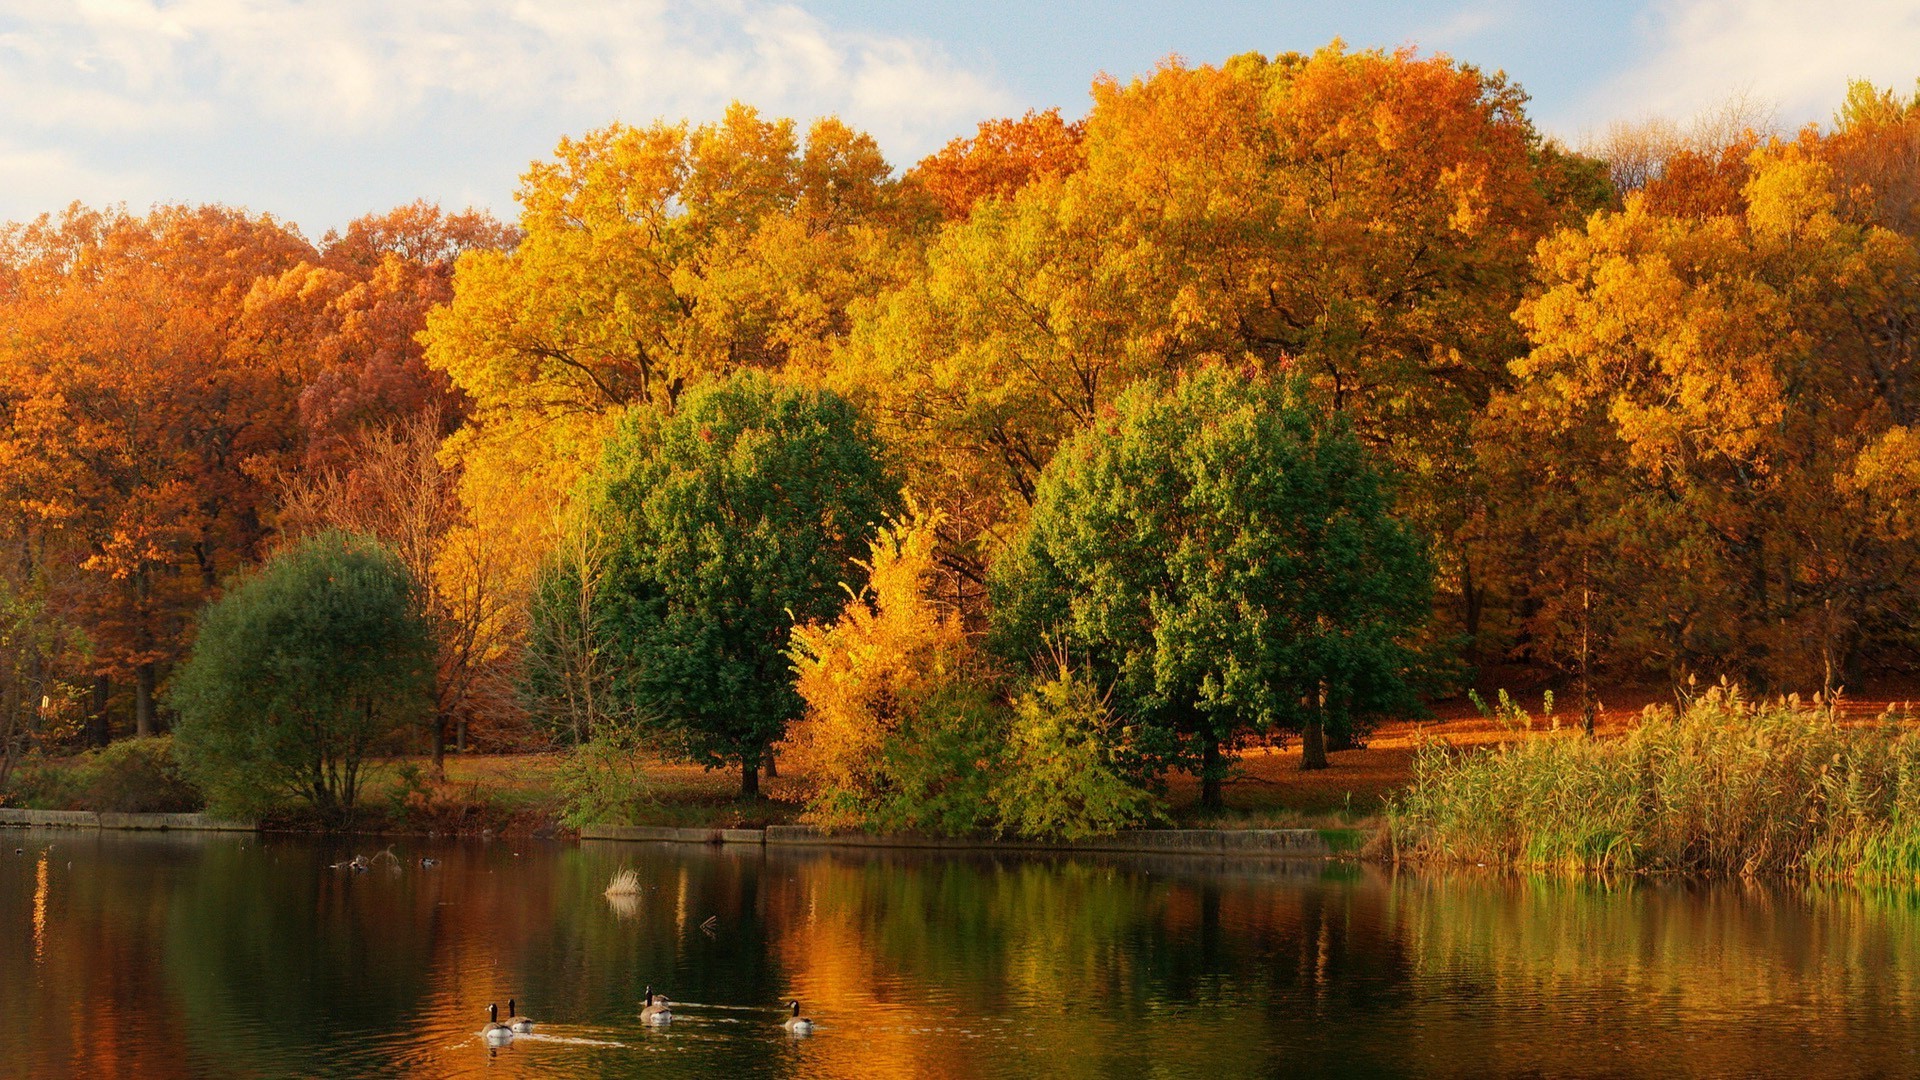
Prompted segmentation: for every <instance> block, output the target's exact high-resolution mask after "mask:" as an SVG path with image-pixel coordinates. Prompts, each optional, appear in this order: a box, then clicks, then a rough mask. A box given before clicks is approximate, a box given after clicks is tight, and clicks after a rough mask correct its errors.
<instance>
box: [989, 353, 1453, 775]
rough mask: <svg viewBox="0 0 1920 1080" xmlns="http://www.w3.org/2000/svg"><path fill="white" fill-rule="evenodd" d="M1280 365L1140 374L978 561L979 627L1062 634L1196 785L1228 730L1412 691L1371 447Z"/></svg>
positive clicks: (1421, 598)
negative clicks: (1193, 770) (1265, 371)
mask: <svg viewBox="0 0 1920 1080" xmlns="http://www.w3.org/2000/svg"><path fill="white" fill-rule="evenodd" d="M1307 394H1308V391H1307V390H1306V388H1305V387H1304V386H1303V385H1302V383H1301V381H1300V380H1298V379H1267V378H1264V377H1261V376H1259V375H1258V374H1254V373H1250V372H1238V373H1236V372H1230V371H1228V370H1227V369H1224V368H1221V367H1217V366H1216V367H1210V368H1205V369H1202V370H1201V371H1199V372H1196V373H1194V374H1192V375H1190V376H1188V377H1186V378H1184V379H1182V380H1180V381H1179V382H1177V383H1174V384H1171V385H1169V384H1167V383H1163V382H1158V381H1148V382H1143V383H1141V384H1139V385H1137V386H1135V387H1133V388H1132V389H1129V390H1128V391H1126V392H1125V393H1123V394H1121V395H1120V397H1119V398H1118V399H1117V400H1116V401H1115V402H1114V404H1113V407H1112V409H1111V411H1109V412H1108V413H1106V414H1103V416H1102V417H1101V418H1100V419H1099V420H1098V421H1096V422H1095V423H1094V424H1093V425H1092V426H1090V427H1088V428H1086V429H1084V430H1083V431H1081V432H1080V433H1078V434H1077V435H1075V436H1074V437H1073V438H1072V439H1071V440H1070V441H1069V442H1068V443H1067V444H1066V445H1065V446H1063V447H1062V448H1061V450H1060V453H1059V454H1058V456H1056V457H1055V458H1054V460H1053V461H1052V462H1050V463H1049V464H1048V466H1047V468H1046V469H1045V470H1044V471H1043V472H1042V473H1041V478H1040V485H1039V489H1038V491H1037V492H1036V495H1035V500H1034V511H1033V518H1032V521H1031V523H1030V525H1029V526H1028V528H1027V530H1026V531H1025V532H1024V533H1023V534H1022V536H1021V538H1020V539H1019V540H1018V541H1017V542H1016V544H1015V546H1014V548H1013V550H1012V551H1011V552H1010V553H1009V554H1008V556H1006V557H1005V558H1004V559H1003V560H1002V562H1001V564H999V565H997V566H996V567H995V575H996V607H995V619H996V621H997V628H996V633H997V636H998V639H999V641H1000V642H1001V648H1002V649H1007V650H1011V651H1013V652H1016V653H1019V652H1026V653H1027V654H1028V655H1029V656H1031V655H1032V654H1033V653H1035V652H1037V651H1039V650H1040V649H1041V648H1042V647H1043V645H1044V642H1045V640H1046V639H1047V638H1048V636H1049V635H1056V641H1057V646H1058V647H1060V648H1064V649H1065V650H1067V652H1068V653H1070V654H1079V653H1084V654H1085V656H1086V657H1087V659H1088V660H1089V661H1090V662H1091V669H1090V670H1091V671H1092V672H1093V673H1094V676H1095V678H1096V679H1097V680H1099V681H1100V682H1102V683H1105V684H1108V685H1110V686H1111V688H1112V693H1113V696H1114V705H1115V707H1116V708H1117V709H1118V710H1119V711H1120V712H1121V713H1122V714H1123V715H1124V716H1126V717H1127V718H1128V719H1129V720H1130V721H1132V722H1133V723H1135V724H1138V725H1142V726H1145V727H1147V728H1151V729H1153V730H1156V731H1158V732H1160V733H1161V737H1162V740H1163V743H1164V745H1166V746H1168V747H1169V748H1170V749H1171V750H1172V751H1173V754H1172V756H1174V757H1177V758H1180V759H1183V760H1186V761H1189V762H1190V761H1191V760H1192V758H1193V756H1194V755H1193V754H1192V753H1191V750H1190V749H1188V748H1187V747H1186V746H1183V745H1181V744H1182V743H1187V744H1190V743H1193V742H1197V743H1198V744H1199V751H1200V752H1199V755H1198V757H1199V760H1200V767H1199V770H1198V771H1199V773H1200V777H1201V784H1202V804H1203V805H1204V806H1206V807H1208V808H1215V809H1217V808H1218V807H1219V806H1220V805H1221V790H1220V784H1221V780H1222V778H1223V776H1224V771H1225V762H1224V758H1223V752H1224V751H1225V750H1227V749H1228V748H1230V747H1231V745H1232V743H1233V742H1234V741H1235V740H1236V739H1237V738H1238V737H1240V736H1241V735H1242V734H1243V733H1246V732H1249V731H1265V730H1274V729H1279V730H1288V731H1296V732H1299V733H1300V735H1301V738H1302V749H1303V756H1302V761H1301V767H1302V768H1305V769H1317V768H1324V767H1325V766H1326V764H1327V760H1326V752H1325V741H1324V740H1325V735H1326V733H1327V732H1329V731H1332V732H1336V733H1338V732H1352V731H1354V730H1356V729H1357V728H1358V727H1359V726H1360V725H1362V724H1364V723H1365V722H1366V721H1367V720H1368V719H1369V718H1372V717H1377V716H1380V715H1382V714H1386V713H1391V712H1393V711H1396V710H1402V709H1411V708H1414V707H1416V706H1417V700H1418V699H1417V697H1416V694H1415V684H1414V680H1413V675H1414V673H1415V671H1416V669H1417V668H1418V666H1419V664H1420V659H1421V658H1420V655H1419V652H1418V650H1417V649H1416V648H1415V647H1414V646H1413V645H1412V644H1411V639H1412V637H1413V635H1414V634H1415V632H1416V631H1417V630H1419V629H1420V628H1421V627H1422V626H1423V625H1424V623H1425V622H1426V620H1427V618H1428V607H1427V605H1428V604H1429V603H1430V602H1431V597H1432V588H1433V585H1432V572H1433V571H1432V564H1431V563H1430V562H1429V561H1428V558H1427V555H1426V552H1425V549H1424V546H1423V544H1422V543H1421V541H1420V540H1419V539H1418V538H1417V537H1416V536H1415V534H1414V533H1413V531H1412V530H1411V529H1409V528H1408V527H1407V526H1406V525H1405V524H1403V523H1402V522H1401V521H1399V520H1398V519H1396V518H1395V517H1394V516H1393V514H1392V498H1391V494H1390V488H1389V485H1388V482H1387V480H1386V476H1385V473H1384V471H1383V470H1382V468H1381V467H1380V466H1378V465H1376V464H1375V463H1374V460H1373V458H1372V455H1370V454H1369V453H1368V451H1366V450H1365V449H1364V448H1363V447H1362V446H1361V445H1360V443H1359V441H1358V439H1357V438H1356V437H1355V436H1354V435H1353V434H1352V432H1351V431H1350V429H1349V428H1348V427H1347V425H1346V424H1345V423H1344V422H1342V421H1339V420H1338V419H1334V420H1330V421H1329V420H1323V419H1321V417H1320V416H1319V415H1318V412H1317V410H1316V409H1315V408H1314V407H1313V406H1312V405H1310V404H1309V403H1308V397H1307Z"/></svg>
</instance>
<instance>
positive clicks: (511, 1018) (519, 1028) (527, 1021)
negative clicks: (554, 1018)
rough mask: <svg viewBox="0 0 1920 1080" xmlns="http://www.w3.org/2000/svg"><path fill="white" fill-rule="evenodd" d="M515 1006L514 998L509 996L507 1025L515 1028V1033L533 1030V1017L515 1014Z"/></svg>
mask: <svg viewBox="0 0 1920 1080" xmlns="http://www.w3.org/2000/svg"><path fill="white" fill-rule="evenodd" d="M513 1006H514V1001H513V999H512V998H508V999H507V1026H508V1027H510V1028H512V1029H513V1033H514V1034H515V1035H525V1034H526V1033H527V1032H529V1031H532V1030H533V1018H532V1017H528V1016H515V1015H514V1012H515V1010H514V1007H513Z"/></svg>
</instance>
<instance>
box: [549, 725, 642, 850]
mask: <svg viewBox="0 0 1920 1080" xmlns="http://www.w3.org/2000/svg"><path fill="white" fill-rule="evenodd" d="M640 760H641V759H640V737H639V734H638V732H637V730H636V729H635V728H633V727H632V726H630V725H622V724H611V723H605V724H601V725H599V726H597V727H595V728H594V730H593V732H592V734H591V735H589V737H588V738H586V739H585V740H583V741H582V742H581V743H580V744H579V745H577V746H574V747H572V748H570V749H569V750H567V752H566V753H565V755H563V756H562V757H561V759H560V768H559V770H558V771H557V772H556V773H555V775H554V788H555V790H556V791H558V792H559V794H560V800H561V809H560V820H561V821H564V822H566V824H567V825H568V826H570V827H572V828H575V829H578V828H580V827H581V826H584V825H631V824H633V823H634V822H635V821H636V820H638V816H639V814H640V811H641V809H642V807H643V806H644V805H645V804H647V803H648V802H651V801H652V799H651V796H649V794H648V792H647V784H646V773H645V771H644V770H643V769H642V767H641V764H640Z"/></svg>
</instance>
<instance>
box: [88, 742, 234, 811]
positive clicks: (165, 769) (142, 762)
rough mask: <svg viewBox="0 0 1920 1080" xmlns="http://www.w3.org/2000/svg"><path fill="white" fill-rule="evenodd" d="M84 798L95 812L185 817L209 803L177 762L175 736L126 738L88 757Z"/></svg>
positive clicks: (93, 752)
mask: <svg viewBox="0 0 1920 1080" xmlns="http://www.w3.org/2000/svg"><path fill="white" fill-rule="evenodd" d="M81 775H82V778H83V779H82V781H81V790H80V799H81V802H82V804H83V805H84V806H85V807H86V808H87V809H89V810H103V811H109V812H117V813H124V814H184V813H191V812H192V811H195V810H199V809H200V808H201V807H203V806H205V805H206V798H205V797H204V796H202V795H201V794H200V789H199V788H198V787H196V786H194V784H193V782H192V781H191V780H189V779H188V778H187V774H186V770H185V769H183V768H182V767H181V765H180V763H179V762H178V761H177V760H175V758H174V754H173V736H171V735H150V736H147V737H145V738H135V739H122V740H120V741H119V742H116V743H111V744H109V745H108V746H106V747H105V748H103V749H100V750H95V751H92V752H91V753H89V754H88V755H87V760H86V764H85V766H84V767H83V768H82V772H81Z"/></svg>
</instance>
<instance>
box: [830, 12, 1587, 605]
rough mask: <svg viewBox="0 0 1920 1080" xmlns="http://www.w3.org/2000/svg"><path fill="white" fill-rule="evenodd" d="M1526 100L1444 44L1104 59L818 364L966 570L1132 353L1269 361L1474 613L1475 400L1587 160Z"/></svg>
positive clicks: (1503, 354) (1502, 378) (1505, 348)
mask: <svg viewBox="0 0 1920 1080" xmlns="http://www.w3.org/2000/svg"><path fill="white" fill-rule="evenodd" d="M1522 103H1523V95H1522V94H1521V93H1520V91H1519V90H1518V89H1517V88H1515V87H1514V86H1512V85H1511V84H1509V83H1508V82H1507V81H1506V80H1505V79H1504V77H1502V76H1500V75H1497V74H1489V73H1485V72H1482V71H1479V70H1478V69H1475V68H1473V67H1471V66H1467V65H1463V64H1457V63H1455V62H1453V61H1451V60H1449V59H1447V58H1445V57H1419V56H1416V55H1414V54H1413V53H1412V52H1410V51H1402V52H1395V53H1382V52H1377V51H1368V52H1348V51H1346V50H1345V49H1344V48H1343V47H1341V46H1340V45H1338V44H1337V43H1336V44H1335V45H1333V46H1330V47H1328V48H1326V49H1323V50H1321V51H1319V52H1317V53H1315V54H1313V55H1312V56H1302V55H1297V54H1288V55H1282V56H1277V57H1272V58H1268V57H1265V56H1261V55H1258V54H1248V55H1244V56H1238V57H1234V58H1233V59H1231V60H1229V61H1228V62H1227V63H1226V64H1224V65H1222V66H1219V67H1188V66H1185V65H1183V64H1181V63H1179V62H1177V61H1169V62H1168V63H1166V64H1164V65H1162V66H1161V67H1160V68H1159V69H1158V70H1157V71H1155V72H1154V73H1153V74H1152V76H1151V77H1149V78H1145V79H1140V80H1136V81H1133V82H1130V83H1121V82H1118V81H1114V80H1111V79H1102V80H1101V81H1100V82H1098V83H1096V84H1095V86H1094V106H1093V110H1092V112H1091V113H1090V114H1089V115H1088V117H1087V119H1086V121H1085V128H1086V130H1085V136H1084V139H1083V141H1082V143H1081V150H1082V153H1083V155H1084V159H1085V164H1084V166H1083V167H1081V168H1079V169H1077V170H1074V171H1071V172H1045V173H1043V174H1041V175H1039V176H1038V177H1037V178H1036V179H1033V180H1031V181H1029V182H1026V183H1025V184H1024V186H1021V187H1020V188H1019V189H1018V190H1017V191H1015V192H1014V193H1013V194H1012V196H1011V197H1010V198H1007V199H999V200H983V201H981V202H979V203H978V204H976V205H974V206H973V208H972V210H971V214H970V216H969V217H968V218H967V219H966V220H965V221H964V222H955V223H952V224H950V225H948V226H947V227H946V228H945V229H943V230H942V232H941V233H940V235H939V236H938V237H937V239H936V240H935V241H934V243H933V244H932V245H931V246H930V247H929V249H928V252H927V258H926V267H925V270H924V272H923V273H922V274H921V275H919V276H918V277H917V278H916V279H914V280H912V281H909V282H906V283H903V284H902V285H900V286H898V287H897V288H895V289H893V290H891V291H889V292H887V293H885V294H883V295H881V296H880V297H878V298H877V299H876V300H875V301H874V303H873V304H872V305H871V306H870V307H869V308H865V309H862V318H861V319H860V320H859V321H858V323H857V324H856V328H855V331H854V333H853V335H852V337H851V339H850V343H849V348H848V349H847V350H845V351H844V352H843V353H842V355H841V361H840V365H839V367H838V369H837V371H836V379H837V380H838V381H836V382H835V383H834V385H835V386H836V387H837V388H839V389H841V390H842V391H843V392H845V393H847V394H849V395H850V396H854V397H855V398H856V399H857V400H859V401H860V402H861V404H862V406H863V407H864V408H866V409H867V410H868V411H869V412H870V413H871V415H873V416H874V417H875V419H876V422H877V423H878V424H879V425H880V426H881V430H882V431H883V432H884V433H885V434H886V436H887V437H888V439H889V441H890V442H892V443H895V444H896V445H898V446H900V447H901V448H902V453H903V457H904V458H905V459H906V463H907V467H908V470H909V482H910V484H911V485H912V486H913V487H914V488H915V490H921V491H927V492H930V493H938V494H939V496H940V498H941V499H942V505H943V508H944V509H946V510H947V511H948V513H949V516H950V520H951V523H952V531H953V533H954V535H953V536H952V537H951V541H952V543H951V544H950V548H949V549H950V550H951V551H952V552H954V553H955V554H956V555H957V556H959V557H960V558H962V559H968V560H971V561H972V563H973V567H974V569H975V570H976V571H977V569H978V568H979V566H981V565H982V564H984V563H985V562H986V561H987V558H988V556H989V555H990V552H991V550H992V549H993V548H994V547H995V546H996V544H997V542H998V541H999V539H1000V538H1002V537H1004V535H1005V533H1006V532H1007V531H1008V530H1010V529H1012V528H1016V527H1017V526H1018V524H1019V522H1020V520H1021V519H1022V518H1023V517H1024V516H1025V515H1026V513H1027V511H1028V508H1029V506H1030V503H1031V500H1032V498H1033V495H1034V487H1035V478H1036V477H1037V476H1038V474H1039V472H1040V470H1041V468H1042V467H1043V466H1044V465H1045V464H1046V462H1047V460H1048V459H1049V458H1050V457H1051V456H1052V454H1053V452H1054V449H1055V448H1056V447H1057V446H1058V445H1059V444H1060V442H1061V441H1062V440H1063V439H1065V438H1067V437H1068V436H1069V435H1070V434H1071V433H1072V432H1073V431H1075V430H1077V429H1078V428H1080V427H1081V426H1083V425H1086V424H1088V423H1091V422H1093V421H1094V420H1095V418H1096V416H1097V414H1098V413H1099V411H1100V409H1101V408H1103V407H1104V406H1105V405H1106V404H1108V403H1110V402H1111V401H1112V400H1113V399H1114V397H1115V395H1117V394H1119V393H1121V392H1123V391H1124V390H1125V389H1126V388H1127V387H1128V386H1129V385H1130V384H1131V383H1132V382H1134V381H1135V380H1136V379H1140V378H1143V377H1154V376H1157V377H1161V378H1171V377H1173V376H1176V375H1177V374H1178V373H1180V372H1183V371H1186V370H1190V369H1192V368H1194V367H1196V366H1201V365H1204V364H1207V363H1212V362H1225V363H1230V364H1239V363H1252V364H1254V365H1256V366H1258V367H1260V368H1261V369H1262V370H1266V371H1270V372H1271V371H1278V370H1280V369H1282V368H1290V370H1294V371H1297V372H1299V373H1302V374H1304V375H1305V376H1306V377H1307V380H1308V381H1307V382H1305V383H1303V384H1302V385H1303V386H1304V387H1306V388H1308V389H1310V391H1311V393H1312V395H1313V396H1314V398H1315V400H1317V401H1318V402H1320V403H1322V405H1323V406H1324V407H1326V408H1329V409H1332V410H1336V411H1339V412H1341V413H1343V414H1345V415H1346V416H1347V417H1348V418H1349V420H1350V422H1351V424H1352V428H1353V431H1354V432H1355V434H1356V435H1358V436H1359V437H1360V438H1361V439H1363V440H1364V441H1365V442H1366V443H1368V444H1369V445H1370V446H1372V447H1374V448H1376V449H1377V450H1379V451H1380V452H1381V453H1382V454H1383V455H1384V456H1385V457H1386V459H1387V460H1388V461H1390V462H1392V463H1393V464H1394V465H1395V466H1396V468H1397V469H1398V470H1399V471H1400V474H1401V475H1402V476H1403V477H1404V483H1405V487H1406V490H1405V501H1404V503H1403V508H1404V510H1405V512H1406V513H1407V514H1408V515H1409V517H1410V518H1411V519H1412V520H1415V521H1417V522H1418V523H1419V524H1420V525H1421V526H1422V527H1423V528H1424V529H1425V530H1426V531H1427V532H1428V534H1429V535H1430V536H1432V537H1434V538H1435V547H1436V551H1437V552H1438V553H1439V554H1440V556H1441V557H1442V570H1443V571H1444V578H1443V580H1442V584H1443V586H1444V587H1445V589H1446V593H1447V596H1448V599H1449V600H1450V601H1457V603H1458V608H1457V610H1458V612H1459V619H1460V621H1461V622H1464V623H1467V624H1471V623H1472V622H1473V619H1474V617H1475V612H1477V610H1478V608H1477V598H1478V592H1479V589H1480V586H1479V585H1477V584H1476V582H1475V580H1474V577H1473V570H1472V567H1471V566H1470V565H1469V564H1467V563H1466V562H1465V560H1464V557H1463V553H1462V552H1461V551H1460V549H1459V548H1458V547H1457V546H1456V545H1455V544H1454V543H1453V536H1454V533H1455V531H1456V529H1457V528H1458V527H1459V526H1460V525H1461V524H1462V523H1463V522H1464V520H1465V519H1466V517H1467V515H1468V513H1469V510H1470V500H1471V492H1472V490H1473V489H1472V485H1471V484H1470V483H1469V482H1468V480H1469V472H1470V469H1471V467H1472V464H1473V456H1472V453H1471V450H1470V446H1469V444H1468V441H1467V437H1468V433H1469V431H1470V426H1471V423H1472V420H1473V419H1474V417H1475V416H1477V415H1478V413H1479V411H1480V409H1482V408H1483V407H1484V406H1485V404H1486V402H1487V401H1488V400H1489V399H1490V397H1491V395H1492V394H1493V392H1494V391H1495V390H1497V389H1499V388H1501V387H1503V386H1505V385H1507V384H1508V382H1509V381H1510V379H1511V375H1510V373H1509V372H1508V371H1507V368H1506V364H1507V362H1508V361H1509V360H1511V359H1512V358H1513V357H1515V356H1517V355H1518V354H1519V353H1520V352H1522V351H1523V350H1524V345H1525V343H1524V340H1523V338H1522V336H1521V335H1520V333H1519V331H1518V329H1517V327H1515V325H1514V324H1513V321H1512V319H1511V317H1510V316H1511V312H1512V310H1513V307H1514V304H1515V303H1516V302H1517V301H1518V300H1519V298H1520V296H1521V294H1522V290H1523V289H1524V287H1525V284H1526V282H1527V266H1528V256H1529V255H1530V253H1531V251H1532V248H1533V246H1534V244H1535V243H1536V241H1537V240H1538V239H1539V238H1540V237H1541V236H1543V235H1545V234H1546V233H1547V232H1549V231H1550V230H1551V229H1552V227H1553V226H1554V225H1555V224H1557V223H1559V222H1561V221H1568V220H1577V219H1578V217H1579V216H1581V215H1583V214H1584V213H1585V212H1586V210H1588V209H1590V205H1588V203H1586V202H1582V201H1579V200H1580V199H1588V200H1590V199H1591V198H1593V197H1594V195H1595V193H1596V192H1598V191H1599V190H1600V188H1601V186H1600V185H1598V184H1596V183H1594V182H1593V181H1594V179H1595V178H1594V177H1592V176H1590V175H1589V172H1590V170H1589V169H1588V166H1587V165H1586V163H1584V162H1581V161H1579V160H1577V159H1575V158H1574V157H1573V156H1571V155H1567V154H1565V153H1563V152H1559V151H1557V150H1555V149H1553V148H1551V147H1548V146H1546V145H1544V144H1543V143H1542V142H1541V140H1540V139H1539V136H1538V134H1537V133H1536V132H1535V131H1534V129H1533V127H1532V125H1531V124H1530V123H1529V122H1528V120H1527V118H1526V115H1525V113H1524V111H1523V109H1522ZM1576 196H1578V197H1577V198H1576ZM1550 197H1551V198H1552V199H1556V200H1562V201H1558V202H1555V201H1550Z"/></svg>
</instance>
